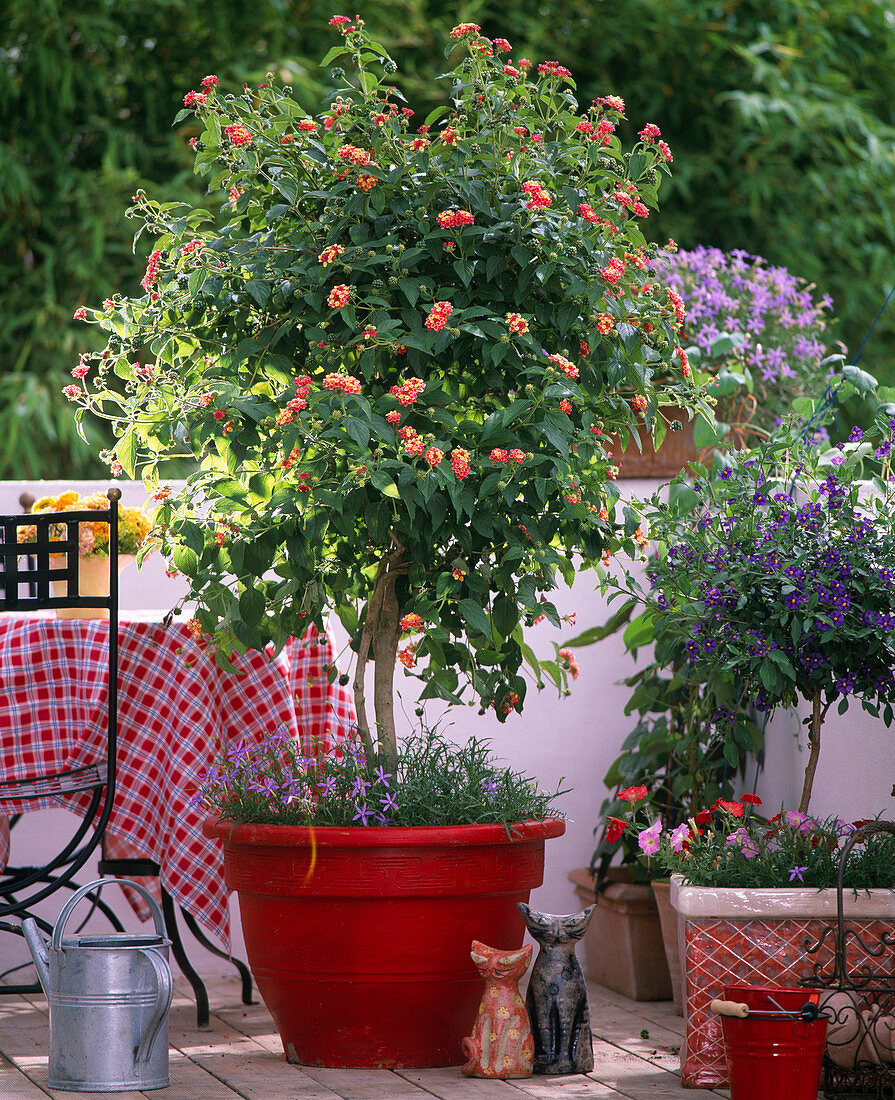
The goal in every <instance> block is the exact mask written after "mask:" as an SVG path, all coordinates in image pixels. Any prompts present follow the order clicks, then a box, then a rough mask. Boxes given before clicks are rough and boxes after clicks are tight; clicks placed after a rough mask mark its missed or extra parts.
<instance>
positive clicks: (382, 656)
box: [353, 535, 407, 759]
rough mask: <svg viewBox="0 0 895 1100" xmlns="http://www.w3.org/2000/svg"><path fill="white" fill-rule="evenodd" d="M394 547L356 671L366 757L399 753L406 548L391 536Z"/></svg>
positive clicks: (382, 565)
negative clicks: (370, 665) (397, 697)
mask: <svg viewBox="0 0 895 1100" xmlns="http://www.w3.org/2000/svg"><path fill="white" fill-rule="evenodd" d="M392 539H393V543H394V546H393V548H392V550H391V551H390V552H389V553H387V554H385V555H384V556H383V558H382V559H381V561H380V562H379V569H378V571H377V573H376V579H375V581H374V582H373V591H372V593H371V595H370V601H369V603H368V605H367V614H366V618H365V619H364V628H363V630H362V631H361V639H360V644H359V646H358V651H357V667H356V668H355V670H354V685H353V688H354V709H355V711H356V712H357V728H358V733H359V734H360V736H361V740H362V741H363V743H364V748H365V749H366V752H367V756H368V757H370V758H371V759H372V758H373V757H376V756H385V757H392V758H393V757H394V756H395V755H396V753H397V735H396V733H395V702H394V679H395V661H396V660H397V655H398V642H399V640H400V637H401V621H400V620H401V608H400V606H399V604H398V598H397V595H396V593H395V583H396V581H397V579H398V577H399V576H402V575H404V574H406V572H407V565H406V564H405V563H404V561H403V557H404V547H403V546H402V545H401V544H400V543H399V542H397V540H395V538H394V535H393V536H392ZM371 649H372V652H373V661H374V676H373V710H374V714H375V717H376V737H375V739H374V737H373V735H372V733H371V730H370V724H369V720H368V718H367V697H366V686H365V676H366V670H367V662H368V660H369V659H370V650H371Z"/></svg>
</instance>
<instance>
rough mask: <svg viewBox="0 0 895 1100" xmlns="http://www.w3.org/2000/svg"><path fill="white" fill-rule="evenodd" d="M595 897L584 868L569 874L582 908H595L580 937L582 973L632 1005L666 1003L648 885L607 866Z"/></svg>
mask: <svg viewBox="0 0 895 1100" xmlns="http://www.w3.org/2000/svg"><path fill="white" fill-rule="evenodd" d="M609 878H610V883H609V885H608V886H607V887H606V888H605V889H604V890H602V891H601V892H600V894H599V896H598V897H597V896H596V895H595V894H594V876H593V874H591V872H590V871H589V870H587V868H586V867H577V868H576V869H575V870H574V871H570V872H569V881H570V882H573V883H574V884H575V894H576V896H577V897H578V900H579V901H580V902H581V905H582V906H586V905H593V904H594V901H596V902H597V909H596V912H595V913H594V915H593V917H592V918H591V922H590V926H589V927H588V930H587V932H586V933H585V935H584V973H585V975H586V977H588V978H589V979H590V980H591V981H592V982H597V984H598V985H603V986H606V988H607V989H614V990H615V991H616V992H617V993H624V995H625V996H626V997H630V998H631V999H632V1000H635V1001H669V1000H671V995H672V988H671V977H670V976H669V972H668V963H667V962H666V961H665V946H664V944H663V942H662V926H661V924H660V923H659V910H658V909H657V907H656V899H655V897H654V896H653V892H652V889H651V888H650V886H649V884H648V883H641V882H633V881H631V878H630V875H629V874H626V873H625V871H624V869H623V868H611V869H610V871H609Z"/></svg>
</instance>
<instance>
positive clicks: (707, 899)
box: [671, 875, 895, 920]
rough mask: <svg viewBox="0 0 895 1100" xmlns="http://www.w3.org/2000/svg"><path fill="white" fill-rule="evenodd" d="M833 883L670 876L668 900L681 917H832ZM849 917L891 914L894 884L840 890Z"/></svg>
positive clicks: (834, 906) (894, 907) (894, 906)
mask: <svg viewBox="0 0 895 1100" xmlns="http://www.w3.org/2000/svg"><path fill="white" fill-rule="evenodd" d="M836 895H837V891H836V887H835V886H822V887H816V886H799V887H796V886H767V887H755V888H752V887H735V886H693V885H692V884H690V883H685V882H684V876H683V875H672V876H671V904H672V906H673V907H674V908H675V909H676V910H677V912H678V914H679V915H680V916H681V917H683V918H684V919H685V920H701V919H710V918H713V917H722V918H724V917H730V918H734V919H736V918H739V919H741V920H749V919H751V918H767V917H769V916H770V917H774V918H780V919H790V918H802V917H808V918H811V917H818V918H823V919H835V918H836V913H837V901H836ZM843 903H844V905H845V907H846V908H847V911H848V916H849V918H852V919H853V918H861V917H867V918H873V917H882V916H891V917H895V888H889V889H885V888H879V889H872V890H864V889H859V890H858V892H857V897H855V892H854V890H852V889H847V890H843Z"/></svg>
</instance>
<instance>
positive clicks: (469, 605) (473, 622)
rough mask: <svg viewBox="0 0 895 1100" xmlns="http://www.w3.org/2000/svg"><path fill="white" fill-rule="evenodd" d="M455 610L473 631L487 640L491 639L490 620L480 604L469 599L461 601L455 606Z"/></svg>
mask: <svg viewBox="0 0 895 1100" xmlns="http://www.w3.org/2000/svg"><path fill="white" fill-rule="evenodd" d="M457 609H458V610H459V612H460V614H461V615H462V616H463V618H464V619H465V620H466V622H467V623H468V624H469V626H471V627H472V629H473V630H474V631H477V632H478V633H479V634H484V635H485V636H486V637H487V638H490V637H491V620H490V619H489V618H488V614H487V612H486V611H485V609H484V608H483V607H482V605H481V604H480V603H477V602H476V601H475V600H469V599H467V600H461V601H460V602H459V603H458V604H457Z"/></svg>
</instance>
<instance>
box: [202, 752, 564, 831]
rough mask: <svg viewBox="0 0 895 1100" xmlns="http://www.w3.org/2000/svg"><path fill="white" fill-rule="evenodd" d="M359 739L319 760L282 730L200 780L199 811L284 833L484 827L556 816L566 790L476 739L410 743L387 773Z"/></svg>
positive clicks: (224, 758)
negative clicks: (541, 786) (511, 765)
mask: <svg viewBox="0 0 895 1100" xmlns="http://www.w3.org/2000/svg"><path fill="white" fill-rule="evenodd" d="M355 736H356V734H355V732H354V731H351V736H350V738H349V739H347V740H345V741H342V742H340V743H339V744H337V745H336V746H335V748H333V749H332V750H330V751H329V752H325V753H324V752H321V753H320V754H314V755H311V756H305V755H303V751H302V748H301V746H300V745H299V744H298V743H297V742H295V741H293V740H290V739H289V738H288V737H284V735H283V732H282V731H275V732H274V733H272V734H270V735H269V736H268V737H266V738H265V739H264V740H263V741H262V742H260V743H259V744H248V743H247V742H241V743H240V744H239V745H238V746H229V747H227V748H224V749H222V750H221V751H220V752H219V753H218V758H217V760H216V761H215V762H214V763H213V764H212V765H209V766H208V767H206V768H204V769H203V770H202V771H201V772H199V774H198V775H197V777H196V782H197V785H198V789H197V791H196V793H195V795H194V797H193V804H194V805H195V806H198V807H202V808H204V809H207V810H211V811H213V812H215V813H217V814H219V815H220V816H221V817H224V818H226V819H227V820H229V821H234V822H252V823H256V824H278V825H335V826H361V827H363V826H367V827H369V826H388V825H432V824H436V825H481V824H489V823H500V824H506V823H510V822H514V821H526V820H531V819H535V818H537V819H540V818H543V817H544V816H545V815H547V814H548V813H550V814H556V811H555V810H553V809H552V808H551V803H552V802H553V800H554V799H555V798H556V797H557V794H559V793H561V792H557V794H553V795H551V794H544V793H542V792H541V791H539V790H538V788H537V784H536V783H535V781H534V780H533V779H529V778H527V777H526V776H523V775H520V774H518V773H517V772H513V771H511V770H510V769H508V768H504V767H501V766H500V765H499V764H498V763H497V762H496V761H495V760H494V758H493V757H492V755H491V753H490V751H489V750H488V748H487V745H486V744H485V743H483V742H481V741H476V740H475V739H474V738H472V739H470V740H469V741H468V742H467V744H466V745H464V746H462V747H459V748H458V747H456V746H454V745H451V744H448V742H446V741H445V740H444V739H443V738H441V737H440V736H439V735H438V734H436V733H434V732H430V733H429V734H427V735H425V736H419V737H415V738H411V739H410V740H408V741H407V742H405V744H404V745H403V747H402V749H401V751H400V753H399V754H398V756H397V757H396V758H394V767H393V768H392V770H391V771H388V772H387V771H385V769H384V768H383V767H382V766H381V765H379V764H377V763H376V761H374V760H368V759H367V758H366V756H365V754H364V751H363V746H362V745H361V744H360V743H359V742H358V741H356V740H354V739H353V738H354V737H355Z"/></svg>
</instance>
